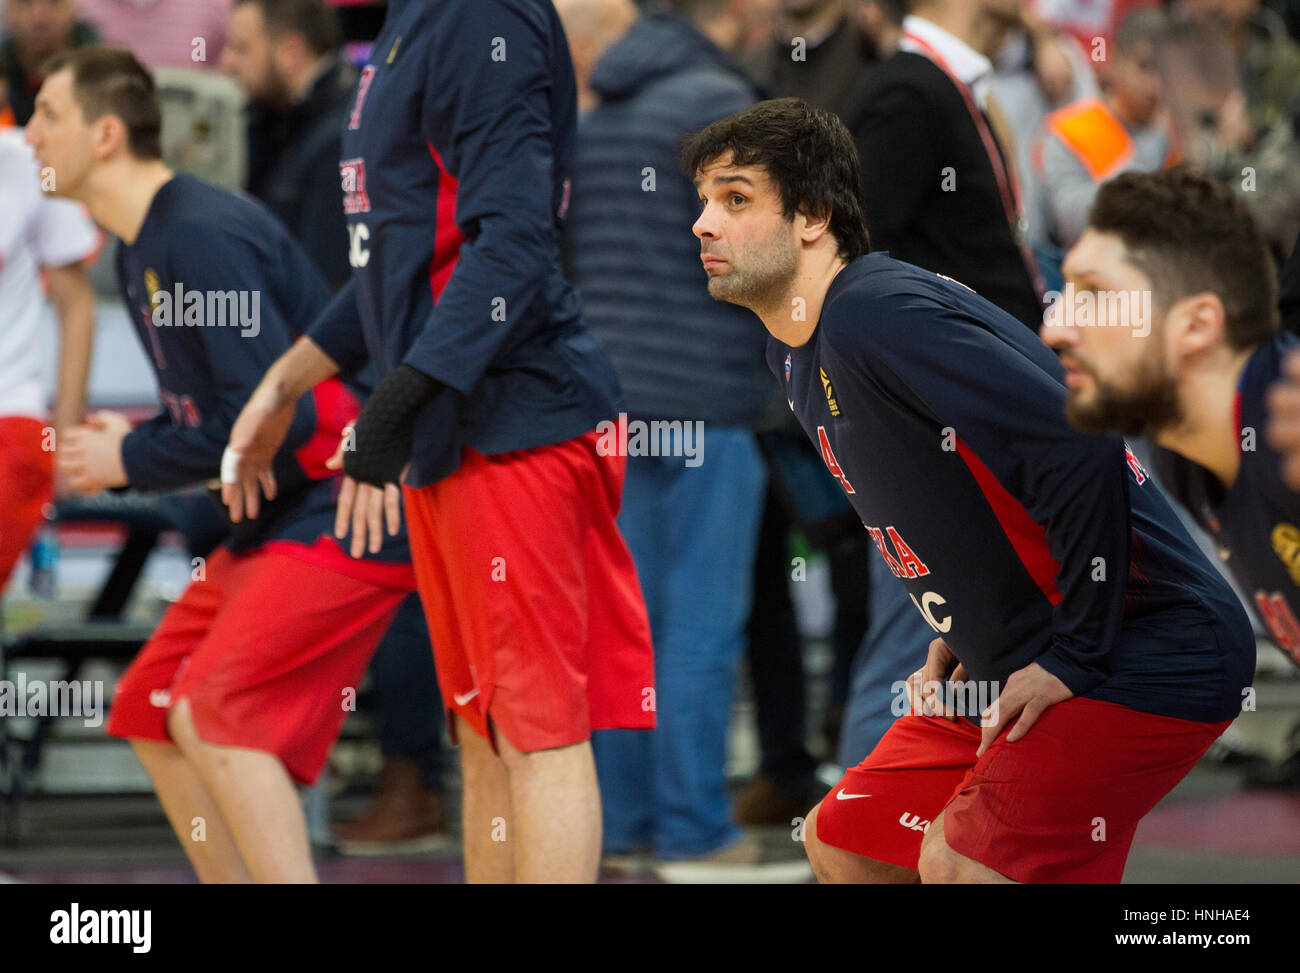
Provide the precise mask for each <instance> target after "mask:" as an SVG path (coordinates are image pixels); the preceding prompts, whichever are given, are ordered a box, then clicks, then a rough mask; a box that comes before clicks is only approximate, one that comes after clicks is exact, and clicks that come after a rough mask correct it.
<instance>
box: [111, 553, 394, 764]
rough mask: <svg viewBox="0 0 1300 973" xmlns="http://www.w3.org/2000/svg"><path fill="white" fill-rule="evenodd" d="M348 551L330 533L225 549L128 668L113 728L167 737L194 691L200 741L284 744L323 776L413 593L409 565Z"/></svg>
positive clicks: (278, 749) (252, 746) (288, 755)
mask: <svg viewBox="0 0 1300 973" xmlns="http://www.w3.org/2000/svg"><path fill="white" fill-rule="evenodd" d="M349 560H350V559H349V558H348V556H347V555H346V554H345V553H344V552H343V551H341V550H339V548H338V545H337V544H336V543H335V542H334V541H333V540H330V539H328V538H322V539H321V540H320V541H318V543H317V544H316V545H314V546H308V545H305V544H298V543H293V542H288V541H272V542H270V543H268V544H266V545H264V546H263V547H262V548H260V549H258V550H257V551H256V552H253V553H248V554H233V553H231V552H230V551H228V550H226V549H225V548H220V549H218V550H217V551H216V552H215V553H214V554H212V556H211V557H209V558H208V559H207V563H206V565H205V568H204V571H205V577H204V578H202V579H201V580H195V581H192V582H191V583H190V586H189V587H188V588H186V589H185V592H184V593H183V594H182V595H181V597H180V599H179V600H178V601H177V602H176V603H175V604H174V605H172V607H171V608H170V609H168V611H167V614H166V615H164V616H163V619H162V621H161V622H160V623H159V625H158V628H157V629H156V630H155V631H154V634H153V637H152V638H151V639H150V640H149V641H148V642H147V643H146V644H145V646H144V648H142V649H141V650H140V653H139V655H137V656H136V658H135V660H134V661H133V662H132V663H131V665H130V666H129V667H128V668H127V670H126V672H124V673H123V674H122V678H121V679H120V680H119V681H118V683H117V687H116V689H115V690H114V693H113V701H112V706H111V708H110V711H109V718H108V728H107V729H108V733H109V735H111V736H115V737H126V738H133V739H142V740H155V741H160V742H168V741H170V740H171V736H170V734H169V733H168V730H167V713H168V711H169V710H170V708H171V707H172V706H173V705H174V704H175V703H177V702H179V701H180V700H181V699H188V700H189V704H190V711H191V713H192V715H193V719H194V726H195V729H196V730H197V731H198V735H199V737H200V739H202V740H204V741H205V742H207V743H214V744H220V745H224V746H230V747H243V748H246V749H249V750H261V751H264V752H266V753H272V754H275V755H276V756H277V757H279V758H280V760H281V762H282V763H283V764H284V766H285V768H286V769H287V770H288V772H289V774H290V775H291V776H292V777H293V778H294V780H296V781H298V782H299V783H304V784H310V783H313V782H314V781H315V780H316V778H317V776H318V775H319V774H320V771H321V769H322V768H323V767H324V766H325V761H326V760H327V759H328V757H329V752H330V747H332V746H333V744H334V741H335V739H336V738H337V737H338V734H339V730H340V729H341V728H342V725H343V719H344V717H345V716H346V715H347V713H348V712H349V710H350V709H351V708H352V706H351V703H352V702H353V701H355V698H356V690H357V687H358V685H359V683H360V680H361V677H362V675H363V674H364V673H365V670H366V666H367V665H368V663H369V662H370V657H371V655H373V654H374V651H375V647H376V646H377V645H378V644H379V639H380V637H381V636H382V635H383V634H384V632H385V631H386V630H387V629H388V625H389V623H390V622H391V621H392V620H393V616H394V615H396V614H397V609H398V606H399V605H400V604H401V602H402V599H403V598H405V597H406V596H407V595H408V594H410V580H411V579H410V571H409V569H408V568H407V567H406V566H405V565H401V566H398V565H382V564H378V563H376V562H368V561H362V562H359V563H357V564H356V567H357V570H356V571H355V572H353V573H352V574H349V573H345V572H348V571H350V570H351V566H350V565H349V564H348V561H349ZM385 573H386V574H387V577H385V578H384V579H383V580H380V578H379V576H381V575H384V574H385ZM356 575H362V576H361V577H358V576H356ZM404 580H405V583H403V581H404Z"/></svg>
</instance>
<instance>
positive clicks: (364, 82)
mask: <svg viewBox="0 0 1300 973" xmlns="http://www.w3.org/2000/svg"><path fill="white" fill-rule="evenodd" d="M394 48H396V45H394ZM374 80H375V66H374V65H373V64H367V65H366V66H365V67H364V68H363V69H362V71H361V78H360V80H358V81H357V97H356V99H355V100H354V101H353V102H352V114H351V115H350V116H349V117H348V131H349V132H355V131H356V130H357V129H359V128H360V127H361V109H362V108H364V107H365V106H366V95H367V94H369V93H370V84H371V82H373V81H374Z"/></svg>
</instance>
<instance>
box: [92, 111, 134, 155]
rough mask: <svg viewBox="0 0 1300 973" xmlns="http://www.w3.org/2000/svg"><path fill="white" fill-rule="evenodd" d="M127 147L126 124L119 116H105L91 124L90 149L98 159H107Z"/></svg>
mask: <svg viewBox="0 0 1300 973" xmlns="http://www.w3.org/2000/svg"><path fill="white" fill-rule="evenodd" d="M126 147H127V133H126V123H125V122H123V121H122V119H121V118H119V117H118V116H117V115H111V114H110V115H105V116H104V117H103V118H97V119H95V121H93V122H91V123H90V148H91V151H92V152H93V153H94V155H95V158H96V159H107V158H109V157H110V156H111V155H113V153H115V152H117V151H118V150H119V149H125V148H126Z"/></svg>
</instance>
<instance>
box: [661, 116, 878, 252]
mask: <svg viewBox="0 0 1300 973" xmlns="http://www.w3.org/2000/svg"><path fill="white" fill-rule="evenodd" d="M728 152H730V153H731V164H732V165H735V166H760V167H762V168H763V169H764V170H766V171H767V174H768V177H769V178H770V179H771V180H772V182H773V183H775V184H776V186H777V187H778V188H779V190H780V192H781V206H782V213H783V215H784V216H785V218H786V219H787V220H790V219H794V215H795V213H805V214H808V215H814V214H822V213H825V212H827V211H829V212H830V214H831V221H830V230H831V234H832V235H833V236H834V237H835V242H836V243H837V244H838V245H839V254H840V256H841V257H843V258H844V259H845V260H852V259H854V258H855V257H860V256H862V255H863V254H865V253H870V252H871V237H870V235H869V234H868V233H867V218H866V215H865V213H864V209H865V207H864V206H863V202H862V175H861V169H860V166H859V164H858V150H857V146H855V145H854V144H853V136H851V135H850V134H849V130H848V129H847V128H845V127H844V123H843V122H841V121H840V120H839V118H838V117H837V116H836V115H834V114H832V113H831V112H828V111H821V110H820V109H817V108H814V107H813V106H812V105H810V104H808V103H807V102H806V101H804V100H803V99H801V98H777V99H775V100H773V101H760V102H759V103H758V104H756V105H753V106H751V107H749V108H746V109H745V110H744V111H739V112H736V114H734V115H728V116H727V117H726V118H723V119H720V120H718V121H716V122H714V123H713V124H712V125H710V126H708V127H707V128H705V129H703V130H702V131H700V132H697V133H696V134H694V135H692V136H690V137H688V138H687V140H686V142H685V145H684V146H683V148H682V169H683V171H685V173H686V176H687V178H689V179H690V180H692V181H694V180H695V179H696V178H697V177H698V176H699V174H700V170H701V169H704V168H705V167H706V166H708V165H709V164H710V163H712V162H715V161H716V160H717V159H719V158H721V157H722V156H724V155H726V154H727V153H728Z"/></svg>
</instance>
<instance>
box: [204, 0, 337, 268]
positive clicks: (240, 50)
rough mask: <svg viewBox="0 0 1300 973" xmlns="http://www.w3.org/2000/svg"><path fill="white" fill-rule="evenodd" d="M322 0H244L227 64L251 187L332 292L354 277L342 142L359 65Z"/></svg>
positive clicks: (234, 24) (225, 56)
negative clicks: (238, 100)
mask: <svg viewBox="0 0 1300 973" xmlns="http://www.w3.org/2000/svg"><path fill="white" fill-rule="evenodd" d="M337 46H338V26H337V24H336V22H335V19H334V12H333V11H332V10H330V9H329V8H327V7H326V6H325V4H324V2H323V0H239V3H238V4H237V5H236V7H235V10H234V13H233V14H232V15H231V19H230V36H229V40H228V41H227V43H226V47H225V49H224V50H223V51H222V55H221V68H222V70H224V71H225V72H226V73H227V74H230V75H232V76H233V77H234V78H235V80H236V81H238V82H239V84H240V86H241V87H242V88H243V89H244V94H245V95H246V96H247V98H248V102H249V105H248V187H247V188H248V191H249V192H250V193H252V194H253V195H254V196H256V197H257V198H258V199H260V200H261V201H262V202H264V203H265V204H266V205H267V207H269V208H270V210H271V212H273V213H274V214H275V215H276V216H277V217H279V218H280V221H281V222H283V223H284V225H285V226H287V227H288V228H289V231H290V232H291V233H292V234H293V235H294V237H295V238H296V239H297V241H298V242H299V243H301V244H302V245H303V247H304V248H305V249H306V251H307V253H308V254H310V255H311V258H312V260H314V261H315V263H316V266H318V267H319V268H320V270H321V273H322V274H324V275H325V279H326V280H327V281H328V282H329V285H330V287H331V288H333V289H334V290H338V288H339V287H341V286H342V285H343V284H344V283H346V282H347V280H348V276H349V273H350V270H351V269H350V268H349V266H348V232H347V226H346V223H345V221H344V215H343V191H342V189H341V187H340V183H339V178H340V177H339V141H340V139H341V137H342V132H343V125H344V123H345V121H346V120H347V115H348V111H349V110H350V107H351V102H352V89H353V87H354V86H355V85H356V80H357V72H356V69H355V68H353V67H352V65H350V64H348V63H346V62H345V61H342V60H340V58H339V57H338V54H337V50H336V49H337Z"/></svg>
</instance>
